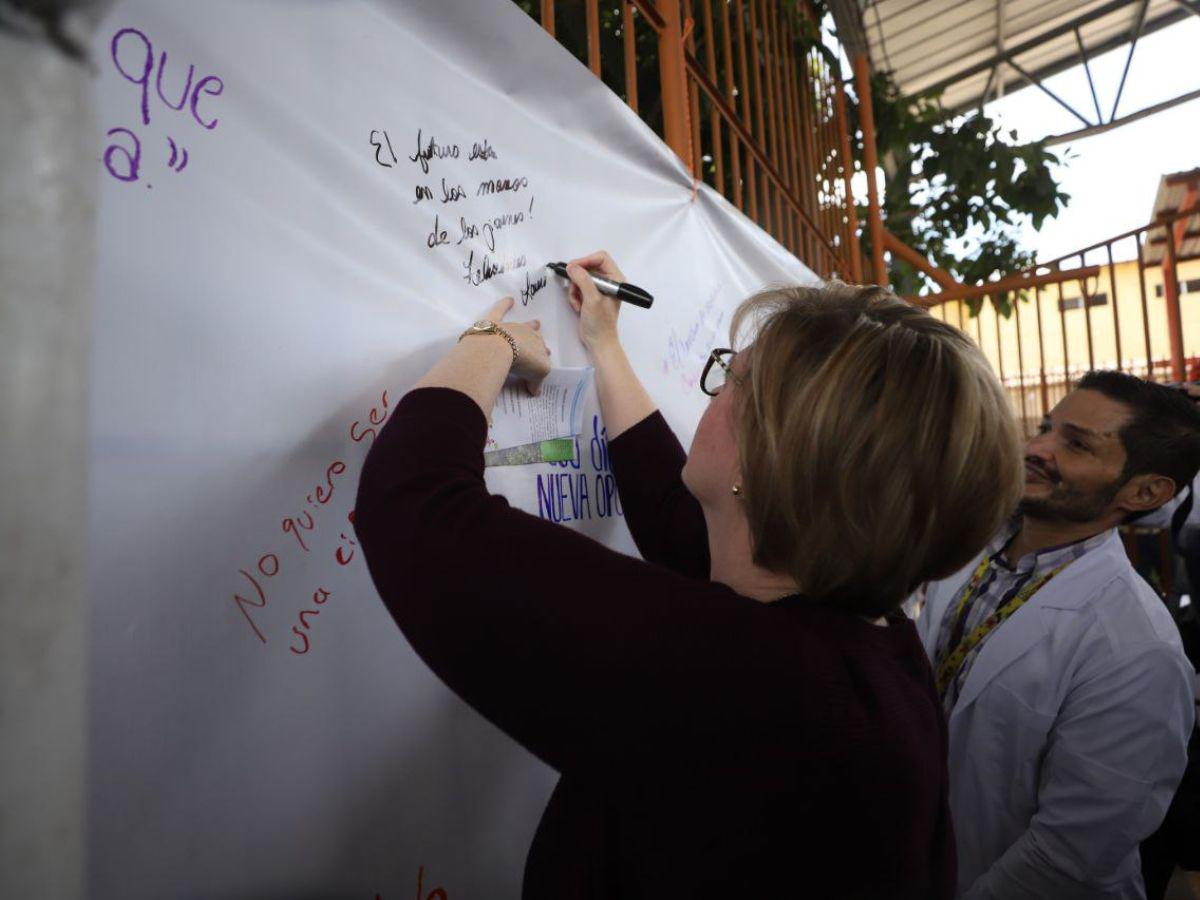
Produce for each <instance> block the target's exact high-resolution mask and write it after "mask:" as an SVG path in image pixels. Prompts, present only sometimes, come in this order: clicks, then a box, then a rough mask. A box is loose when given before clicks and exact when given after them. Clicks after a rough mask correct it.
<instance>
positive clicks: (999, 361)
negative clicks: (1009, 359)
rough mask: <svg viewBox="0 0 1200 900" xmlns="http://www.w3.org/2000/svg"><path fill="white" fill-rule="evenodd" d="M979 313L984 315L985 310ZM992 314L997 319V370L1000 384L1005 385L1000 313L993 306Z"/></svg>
mask: <svg viewBox="0 0 1200 900" xmlns="http://www.w3.org/2000/svg"><path fill="white" fill-rule="evenodd" d="M979 312H980V313H982V312H983V309H982V308H981V309H980V310H979ZM992 314H993V316H994V317H995V319H996V368H997V370H999V372H1000V383H1001V384H1004V346H1003V345H1002V344H1001V343H1000V311H999V310H998V309H996V308H995V307H994V306H993V307H992Z"/></svg>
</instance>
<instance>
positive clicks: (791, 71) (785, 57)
mask: <svg viewBox="0 0 1200 900" xmlns="http://www.w3.org/2000/svg"><path fill="white" fill-rule="evenodd" d="M780 44H781V52H782V56H781V58H780V66H781V68H782V70H783V111H784V117H783V121H784V136H785V138H786V140H787V145H788V163H789V165H790V166H791V173H790V174H791V182H792V190H793V191H794V192H795V193H796V194H797V196H799V197H800V200H801V202H803V201H804V183H805V181H807V179H806V178H805V177H804V173H805V171H806V170H807V168H808V166H809V163H808V162H807V161H806V160H805V158H804V150H803V147H802V144H801V140H802V139H801V135H802V131H801V129H800V104H799V102H798V99H797V98H798V96H799V85H798V83H797V82H798V81H799V78H800V75H799V68H800V67H798V66H797V65H796V58H797V53H798V45H797V44H796V39H795V34H794V32H793V31H792V21H791V18H790V16H789V15H788V14H787V13H786V12H785V13H784V16H783V20H782V28H781V39H780ZM801 59H803V57H801ZM791 225H792V233H793V242H794V243H795V245H796V254H797V255H800V254H801V253H804V252H806V251H805V250H804V249H803V244H804V240H805V237H806V235H805V234H804V227H803V224H802V222H801V220H800V218H799V217H798V216H795V215H793V216H792V219H791ZM826 234H827V235H828V237H829V238H830V240H831V241H832V240H833V239H834V237H835V231H834V230H833V229H832V228H831V229H830V230H828V231H827V232H826Z"/></svg>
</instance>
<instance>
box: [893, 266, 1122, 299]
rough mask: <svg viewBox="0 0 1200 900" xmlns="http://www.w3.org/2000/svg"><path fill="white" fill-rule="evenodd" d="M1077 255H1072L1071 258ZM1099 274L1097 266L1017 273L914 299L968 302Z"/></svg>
mask: <svg viewBox="0 0 1200 900" xmlns="http://www.w3.org/2000/svg"><path fill="white" fill-rule="evenodd" d="M1078 255H1079V254H1077V253H1075V254H1072V257H1074V256H1078ZM1059 262H1060V260H1054V261H1053V262H1049V263H1041V264H1039V265H1038V266H1037V267H1036V268H1048V267H1049V266H1058V264H1059ZM1099 273H1100V267H1099V266H1084V267H1083V268H1081V269H1067V270H1066V271H1063V270H1062V268H1061V267H1059V268H1057V269H1056V270H1055V271H1053V272H1047V273H1046V274H1044V275H1037V274H1029V273H1026V272H1019V273H1017V274H1016V275H1010V276H1009V277H1007V278H1001V279H1000V280H999V281H989V282H986V283H985V284H976V285H963V286H962V287H955V288H951V289H948V290H944V291H942V292H941V293H939V294H933V295H931V296H928V297H918V298H916V299H917V300H918V301H920V304H921V305H922V306H936V305H937V304H938V303H945V302H947V301H949V300H968V299H974V298H975V297H985V296H987V295H988V294H995V293H997V292H999V291H1013V290H1024V289H1027V288H1031V287H1034V286H1036V285H1039V284H1043V285H1044V284H1054V283H1056V282H1060V281H1071V280H1074V279H1078V278H1086V277H1095V276H1096V275H1098V274H1099Z"/></svg>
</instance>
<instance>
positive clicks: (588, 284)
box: [567, 250, 625, 353]
mask: <svg viewBox="0 0 1200 900" xmlns="http://www.w3.org/2000/svg"><path fill="white" fill-rule="evenodd" d="M588 272H594V273H596V274H597V275H603V276H604V277H605V278H611V279H613V280H614V281H624V280H625V276H624V274H622V272H621V270H620V269H619V268H617V264H616V263H615V262H613V258H612V257H611V256H609V255H608V254H607V253H606V252H604V251H603V250H599V251H597V252H595V253H592V254H591V255H589V256H582V257H580V258H579V259H573V260H571V261H570V262H568V263H567V277H568V278H570V279H571V289H570V291H571V292H570V296H569V298H568V300H569V302H570V304H571V308H572V309H574V310H575V312H577V313H579V339H580V340H581V341H582V342H583V346H584V348H585V349H586V350H587V351H588V353H594V352H595V351H596V350H598V349H600V348H602V347H604V346H605V345H608V344H618V345H619V344H620V339H619V338H618V337H617V315H618V314H619V313H620V312H621V301H620V300H618V299H616V298H615V297H608V296H605V295H604V294H601V293H600V291H598V290H597V289H596V285H595V284H594V283H593V282H592V279H591V278H589V277H588V275H587V273H588Z"/></svg>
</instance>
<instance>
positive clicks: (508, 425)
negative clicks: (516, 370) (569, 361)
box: [487, 367, 593, 450]
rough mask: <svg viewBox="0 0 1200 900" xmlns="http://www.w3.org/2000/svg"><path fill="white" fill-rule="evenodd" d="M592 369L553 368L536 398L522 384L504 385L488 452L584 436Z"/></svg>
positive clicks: (498, 399)
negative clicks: (585, 407)
mask: <svg viewBox="0 0 1200 900" xmlns="http://www.w3.org/2000/svg"><path fill="white" fill-rule="evenodd" d="M592 377H593V371H592V369H591V368H590V367H588V368H579V369H553V370H552V371H551V372H550V374H549V375H547V376H546V379H545V381H543V382H542V390H541V393H539V394H538V395H537V396H536V397H531V396H529V392H528V391H527V390H526V389H525V385H524V384H523V383H521V382H515V381H514V382H510V383H508V384H506V385H505V386H504V389H503V390H502V391H501V392H500V396H499V397H498V398H497V399H496V406H495V408H494V409H493V411H492V421H491V423H490V425H489V426H488V438H487V449H488V450H503V449H505V448H507V447H519V446H521V445H523V444H531V443H535V442H537V441H547V440H552V439H554V438H563V437H573V436H574V435H577V434H582V433H583V405H584V404H583V401H584V397H585V393H584V392H585V391H586V390H587V389H588V387H589V386H590V384H591V381H592Z"/></svg>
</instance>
